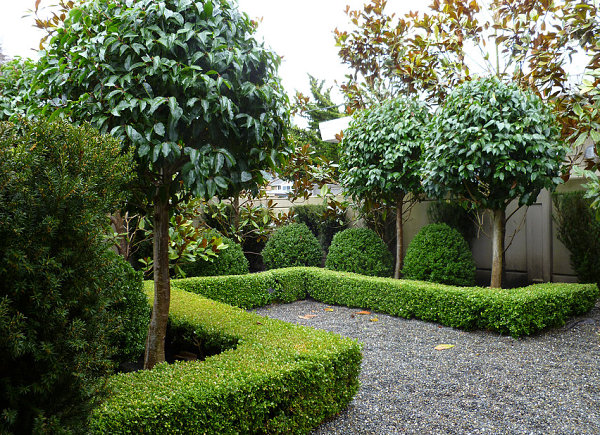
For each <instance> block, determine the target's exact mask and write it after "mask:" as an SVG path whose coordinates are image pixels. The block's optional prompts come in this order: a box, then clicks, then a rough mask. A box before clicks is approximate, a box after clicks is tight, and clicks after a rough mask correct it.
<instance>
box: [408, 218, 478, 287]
mask: <svg viewBox="0 0 600 435" xmlns="http://www.w3.org/2000/svg"><path fill="white" fill-rule="evenodd" d="M402 274H403V276H404V277H405V278H406V279H417V280H420V281H432V282H439V283H442V284H450V285H459V286H472V285H475V262H474V261H473V255H472V254H471V249H470V248H469V244H468V243H467V241H466V240H465V239H464V237H463V236H462V235H461V234H460V233H459V232H458V230H456V229H454V228H452V227H449V226H448V225H446V224H430V225H427V226H425V227H423V228H422V229H421V230H420V231H419V232H418V233H417V235H416V236H415V237H414V238H413V239H412V241H411V242H410V245H409V246H408V250H407V252H406V257H404V268H403V269H402Z"/></svg>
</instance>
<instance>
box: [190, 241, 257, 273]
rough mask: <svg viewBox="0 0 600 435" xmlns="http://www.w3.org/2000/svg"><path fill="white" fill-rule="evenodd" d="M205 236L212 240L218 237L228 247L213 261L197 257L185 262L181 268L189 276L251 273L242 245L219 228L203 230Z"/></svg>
mask: <svg viewBox="0 0 600 435" xmlns="http://www.w3.org/2000/svg"><path fill="white" fill-rule="evenodd" d="M203 236H204V238H206V239H207V240H211V239H212V238H213V237H216V238H218V239H220V240H221V241H222V243H224V244H225V245H227V248H225V249H223V250H221V251H219V254H218V256H217V257H216V258H213V259H212V261H207V260H203V259H202V258H196V261H193V262H189V263H184V264H182V265H181V269H182V270H183V272H184V273H185V275H186V276H187V277H192V276H219V275H245V274H247V273H249V263H248V259H247V258H246V256H245V255H244V251H243V250H242V246H241V245H240V244H239V243H235V242H234V241H233V240H231V239H230V238H228V237H224V236H223V234H221V233H220V232H218V231H217V230H207V231H204V232H203Z"/></svg>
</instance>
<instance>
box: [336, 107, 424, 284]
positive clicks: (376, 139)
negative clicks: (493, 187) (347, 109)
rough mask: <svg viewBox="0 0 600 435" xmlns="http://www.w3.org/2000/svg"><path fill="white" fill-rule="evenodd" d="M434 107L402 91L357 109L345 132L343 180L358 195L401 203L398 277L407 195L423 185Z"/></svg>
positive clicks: (391, 202)
mask: <svg viewBox="0 0 600 435" xmlns="http://www.w3.org/2000/svg"><path fill="white" fill-rule="evenodd" d="M428 120H429V112H428V110H427V107H426V106H425V104H424V103H422V102H421V101H419V100H418V99H417V98H414V97H413V98H409V97H398V98H395V99H393V100H389V101H386V102H384V103H381V104H378V105H374V106H372V107H371V108H370V109H366V110H363V111H359V112H356V113H355V118H354V120H353V121H352V122H351V124H350V126H349V127H348V128H347V129H346V131H345V132H344V138H343V140H342V144H341V146H342V158H341V163H340V172H341V176H340V181H341V184H342V185H343V186H344V188H345V189H346V190H347V191H348V192H349V193H350V194H351V195H352V196H353V197H354V198H356V199H358V200H365V199H375V200H378V201H382V202H384V203H386V204H387V205H388V206H393V207H396V208H397V215H396V219H397V224H396V228H397V237H398V239H397V255H396V271H395V275H396V277H398V276H399V271H400V269H401V267H402V265H401V263H402V254H403V246H402V245H403V243H402V214H403V205H404V201H405V195H406V194H407V193H417V192H419V191H420V183H421V179H420V170H421V160H420V159H421V152H422V149H423V147H424V141H425V139H424V138H425V132H426V125H427V122H428Z"/></svg>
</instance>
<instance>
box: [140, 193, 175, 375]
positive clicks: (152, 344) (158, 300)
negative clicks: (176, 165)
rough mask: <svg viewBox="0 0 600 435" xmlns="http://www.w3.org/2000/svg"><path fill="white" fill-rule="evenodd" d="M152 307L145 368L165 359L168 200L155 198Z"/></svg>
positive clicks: (167, 291) (167, 309) (167, 290)
mask: <svg viewBox="0 0 600 435" xmlns="http://www.w3.org/2000/svg"><path fill="white" fill-rule="evenodd" d="M153 254H154V306H153V308H152V317H151V319H150V326H149V328H148V339H147V340H146V355H145V357H144V369H148V370H149V369H151V368H152V367H154V366H155V365H156V364H158V363H160V362H163V361H164V360H165V335H166V334H167V320H168V319H169V303H170V300H171V281H170V279H169V199H168V198H165V199H162V198H160V197H159V196H158V195H157V196H156V197H155V198H154V252H153Z"/></svg>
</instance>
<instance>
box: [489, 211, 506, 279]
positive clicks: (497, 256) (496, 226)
mask: <svg viewBox="0 0 600 435" xmlns="http://www.w3.org/2000/svg"><path fill="white" fill-rule="evenodd" d="M493 217H494V221H493V227H492V279H491V281H490V287H492V288H502V276H503V274H504V233H505V231H506V228H505V225H506V223H505V217H506V216H505V211H504V210H493Z"/></svg>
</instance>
